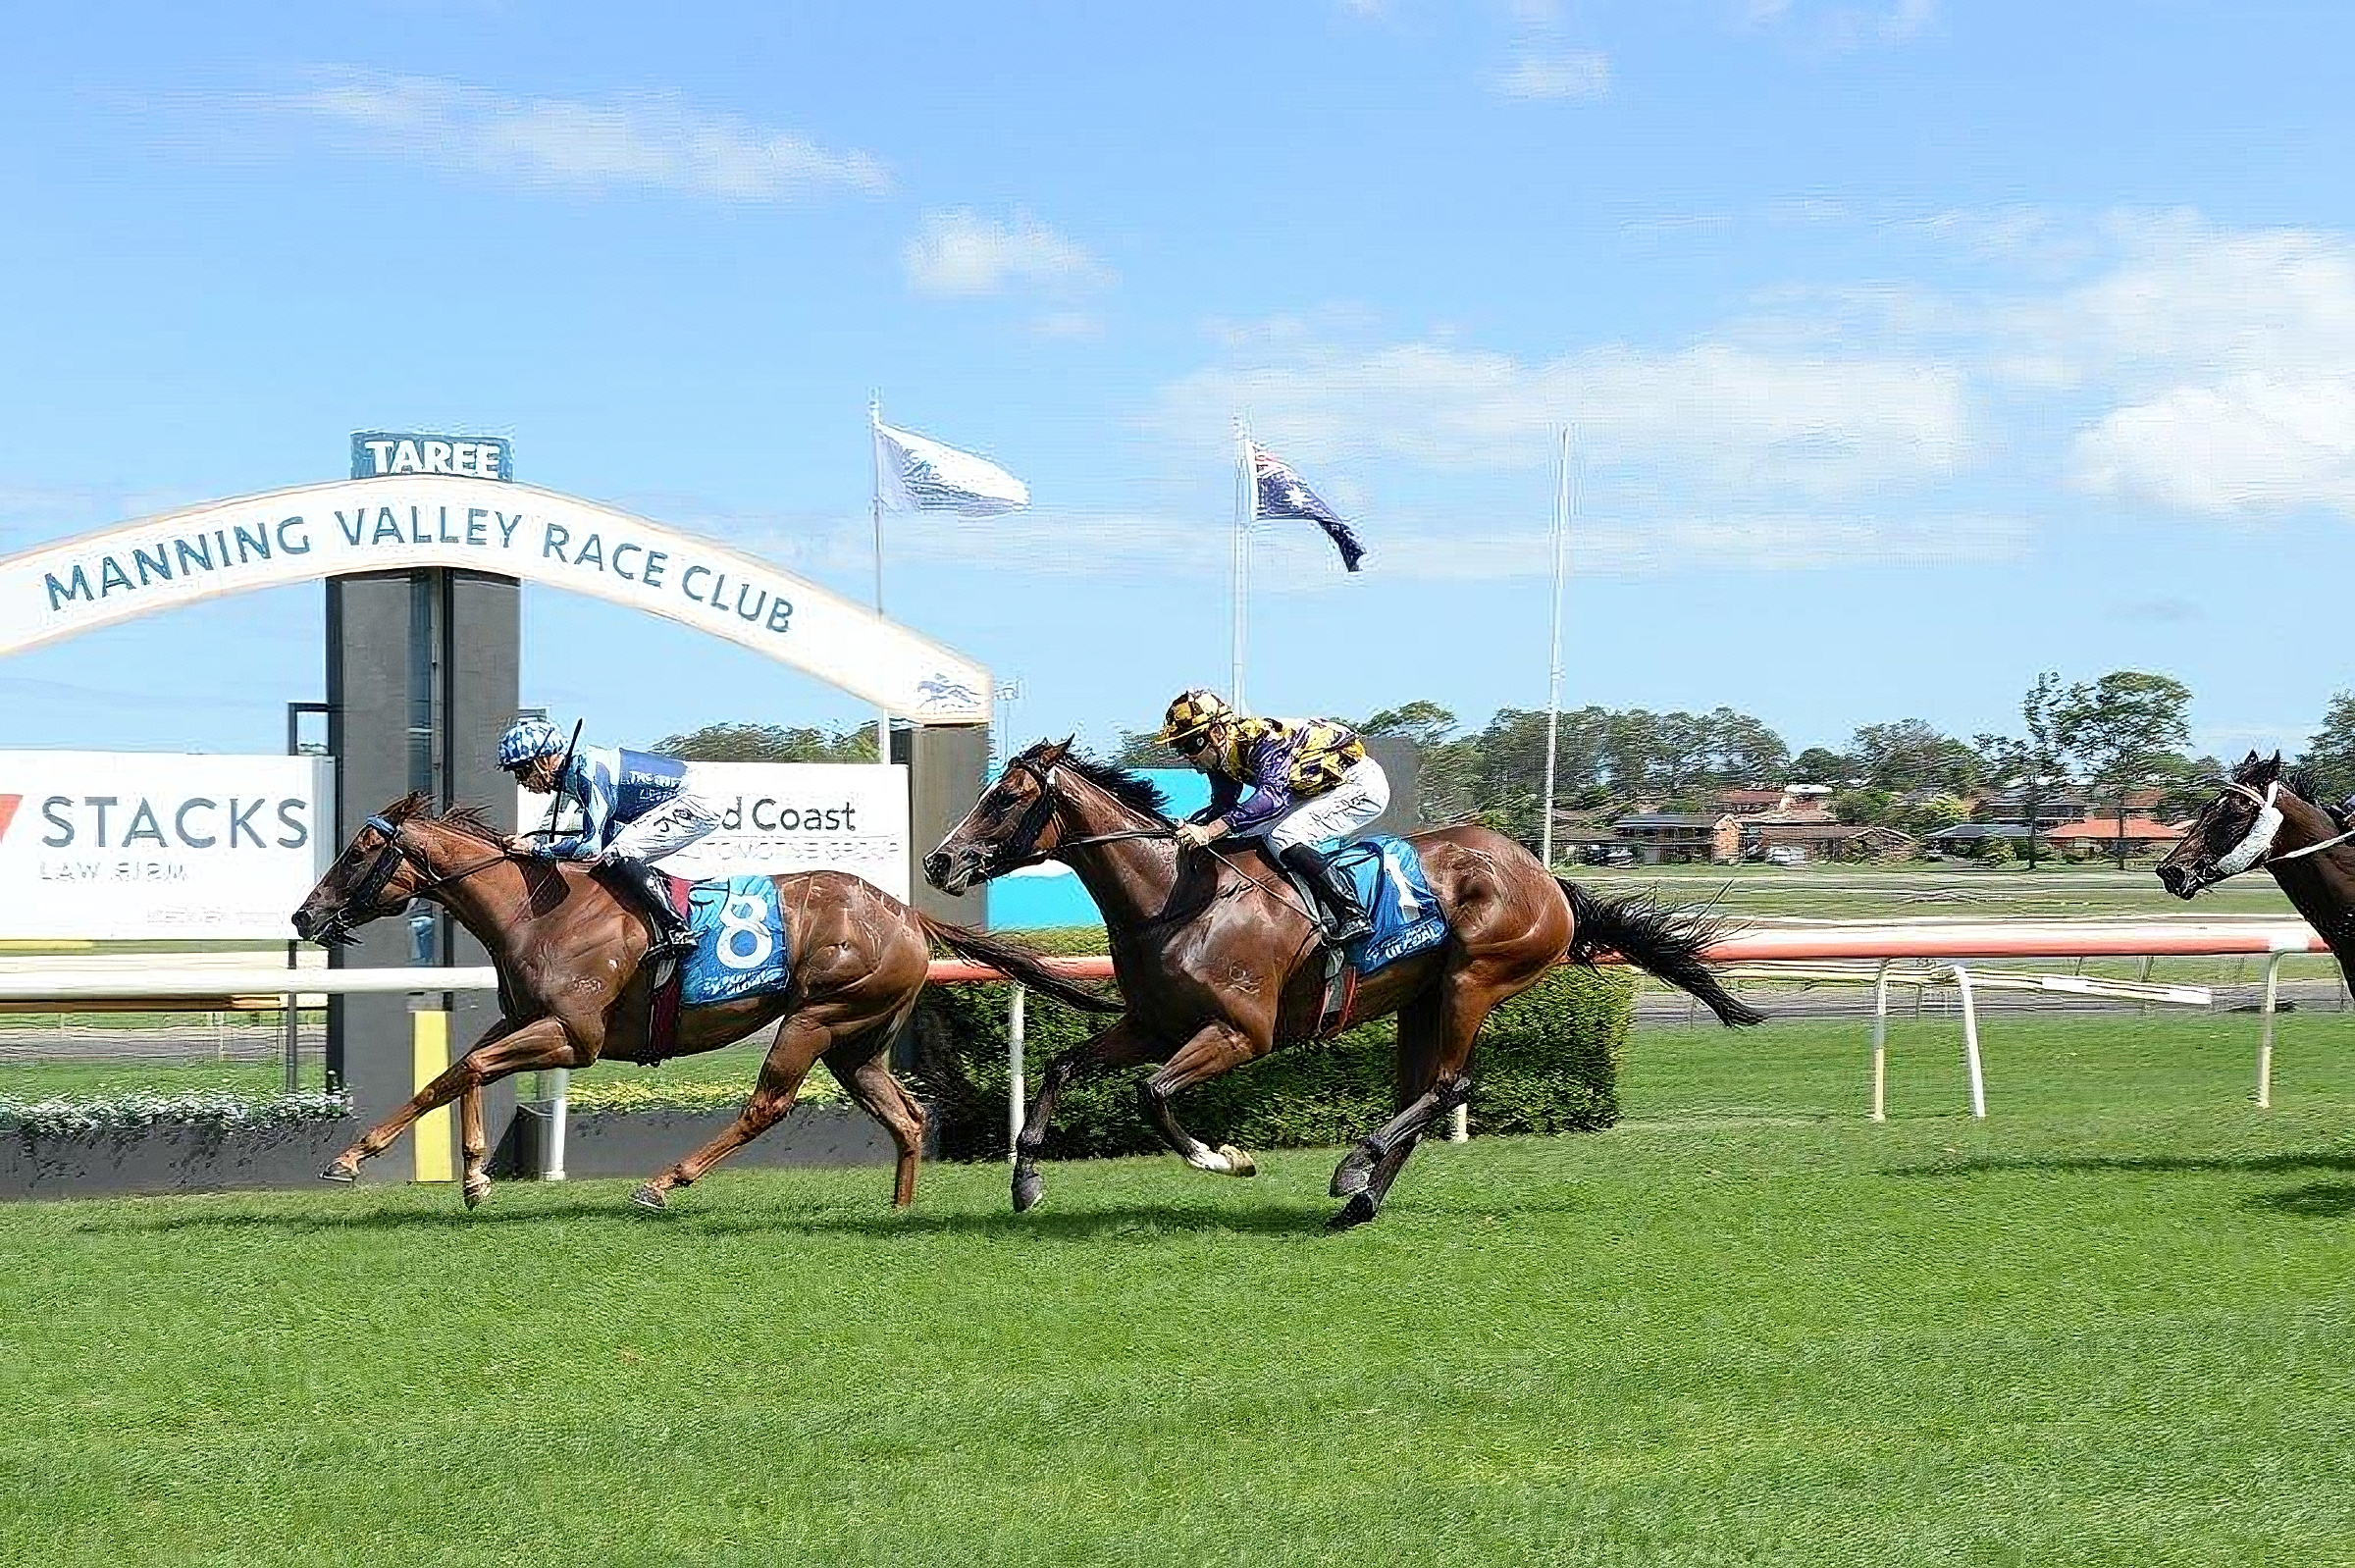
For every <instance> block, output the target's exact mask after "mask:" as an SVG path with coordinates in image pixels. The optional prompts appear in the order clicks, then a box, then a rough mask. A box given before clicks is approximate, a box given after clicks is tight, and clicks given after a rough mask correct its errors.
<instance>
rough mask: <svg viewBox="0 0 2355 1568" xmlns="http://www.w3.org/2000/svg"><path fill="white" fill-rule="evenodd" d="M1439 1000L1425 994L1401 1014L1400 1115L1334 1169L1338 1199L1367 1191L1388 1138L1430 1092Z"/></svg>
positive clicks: (1395, 1095)
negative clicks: (1368, 1183) (1367, 1185)
mask: <svg viewBox="0 0 2355 1568" xmlns="http://www.w3.org/2000/svg"><path fill="white" fill-rule="evenodd" d="M1438 1054H1439V992H1438V991H1437V990H1436V989H1434V990H1430V991H1426V992H1424V993H1423V994H1422V995H1421V996H1418V997H1416V998H1415V999H1414V1000H1413V1001H1411V1002H1409V1003H1407V1005H1406V1006H1405V1007H1403V1008H1400V1009H1399V1010H1398V1058H1397V1061H1398V1072H1397V1084H1396V1088H1395V1089H1394V1091H1393V1095H1392V1099H1391V1102H1390V1103H1391V1105H1392V1106H1393V1107H1394V1108H1395V1109H1396V1110H1397V1112H1398V1115H1397V1116H1396V1117H1393V1118H1392V1119H1391V1120H1390V1122H1389V1123H1387V1124H1385V1125H1384V1126H1383V1128H1382V1129H1381V1130H1380V1131H1377V1132H1371V1133H1368V1134H1367V1135H1366V1136H1365V1137H1363V1138H1360V1139H1359V1140H1358V1141H1357V1143H1356V1144H1355V1145H1354V1146H1353V1147H1352V1148H1351V1149H1350V1150H1349V1152H1348V1153H1347V1154H1346V1155H1344V1156H1342V1158H1341V1163H1340V1164H1339V1165H1337V1166H1335V1167H1334V1171H1333V1185H1332V1186H1331V1188H1330V1189H1329V1190H1330V1191H1331V1192H1332V1193H1333V1195H1334V1196H1335V1197H1336V1198H1350V1197H1355V1196H1356V1195H1357V1194H1358V1193H1360V1192H1363V1191H1365V1190H1366V1184H1367V1182H1368V1180H1369V1179H1370V1178H1371V1177H1372V1176H1373V1172H1374V1168H1375V1166H1377V1165H1379V1164H1381V1163H1382V1158H1383V1156H1384V1155H1386V1154H1387V1153H1388V1152H1389V1147H1390V1146H1389V1141H1388V1140H1389V1138H1390V1137H1392V1136H1394V1135H1395V1134H1396V1132H1397V1129H1398V1128H1399V1126H1400V1125H1401V1124H1403V1122H1404V1121H1405V1118H1406V1117H1407V1115H1408V1113H1409V1112H1411V1111H1413V1110H1414V1109H1415V1108H1416V1106H1417V1102H1418V1101H1420V1100H1421V1098H1422V1096H1423V1095H1424V1094H1425V1093H1426V1092H1428V1091H1429V1090H1430V1088H1431V1078H1432V1071H1433V1064H1434V1062H1435V1061H1436V1059H1437V1057H1438Z"/></svg>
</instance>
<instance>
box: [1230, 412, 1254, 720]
mask: <svg viewBox="0 0 2355 1568" xmlns="http://www.w3.org/2000/svg"><path fill="white" fill-rule="evenodd" d="M1234 440H1235V448H1236V453H1235V454H1236V467H1235V484H1234V550H1233V553H1234V560H1233V575H1234V668H1233V671H1232V678H1231V680H1230V683H1229V685H1230V690H1229V692H1228V694H1227V700H1228V701H1229V702H1230V703H1232V704H1233V705H1234V706H1235V708H1236V710H1237V711H1241V712H1248V711H1250V709H1249V707H1248V706H1246V705H1245V703H1244V700H1243V621H1244V612H1245V607H1246V605H1247V604H1248V603H1249V601H1250V597H1251V529H1250V516H1251V502H1252V477H1251V433H1250V430H1249V429H1248V427H1246V426H1245V425H1244V424H1243V421H1242V420H1241V419H1240V418H1239V417H1238V418H1237V419H1236V420H1235V422H1234Z"/></svg>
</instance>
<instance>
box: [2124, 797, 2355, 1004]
mask: <svg viewBox="0 0 2355 1568" xmlns="http://www.w3.org/2000/svg"><path fill="white" fill-rule="evenodd" d="M2308 793H2311V792H2310V791H2308V790H2307V788H2306V786H2305V785H2304V784H2303V783H2302V782H2300V781H2299V780H2298V779H2297V778H2296V777H2295V776H2294V775H2291V776H2284V775H2283V773H2282V771H2281V754H2280V753H2279V752H2276V753H2275V754H2274V755H2273V756H2271V757H2268V758H2259V757H2258V755H2257V754H2256V753H2255V752H2251V753H2250V754H2249V755H2248V756H2247V757H2246V758H2242V759H2241V764H2240V765H2239V766H2238V767H2236V768H2234V769H2233V770H2232V776H2231V777H2230V778H2229V779H2227V780H2225V781H2224V789H2223V790H2222V791H2220V792H2219V793H2218V795H2217V797H2216V799H2215V800H2212V801H2210V802H2209V803H2208V804H2207V805H2206V806H2204V807H2202V808H2200V813H2199V815H2197V816H2195V817H2193V818H2192V819H2191V826H2189V827H2188V828H2185V829H2184V830H2183V842H2182V843H2180V844H2177V845H2176V846H2175V847H2174V850H2173V852H2172V854H2170V855H2169V856H2168V858H2167V859H2166V860H2164V861H2161V862H2159V867H2158V870H2159V880H2160V881H2161V882H2162V883H2164V884H2166V887H2167V890H2168V891H2169V892H2170V893H2172V894H2173V895H2174V896H2175V897H2177V898H2179V899H2188V898H2191V897H2193V896H2195V895H2196V894H2197V893H2198V892H2199V891H2200V889H2202V888H2205V887H2213V886H2215V885H2216V884H2217V883H2219V882H2222V881H2223V880H2224V878H2226V877H2228V876H2238V875H2239V874H2240V873H2241V872H2243V871H2246V870H2249V869H2251V868H2252V867H2255V866H2259V865H2262V866H2264V867H2265V868H2266V869H2267V870H2269V871H2271V872H2273V873H2274V880H2275V881H2276V882H2278V883H2279V884H2281V891H2282V892H2284V893H2286V894H2288V895H2289V902H2290V903H2292V904H2294V905H2296V906H2297V909H2298V913H2299V914H2300V915H2304V916H2306V923H2307V924H2308V925H2311V926H2313V927H2314V928H2315V930H2316V931H2317V932H2318V933H2320V934H2321V936H2322V939H2323V940H2324V941H2325V942H2328V943H2329V944H2330V951H2331V953H2332V955H2333V956H2335V957H2336V958H2337V960H2338V967H2339V970H2340V972H2342V973H2343V974H2345V975H2346V976H2347V983H2348V984H2349V985H2351V986H2355V844H2350V843H2349V842H2348V841H2349V840H2350V839H2355V833H2350V832H2348V831H2346V830H2345V829H2343V828H2341V827H2340V826H2339V825H2338V823H2337V822H2336V821H2334V820H2332V818H2331V816H2330V813H2329V812H2328V811H2326V810H2323V809H2322V808H2321V807H2319V806H2317V805H2315V804H2314V802H2312V801H2311V800H2308V799H2307V798H2306V795H2307V794H2308Z"/></svg>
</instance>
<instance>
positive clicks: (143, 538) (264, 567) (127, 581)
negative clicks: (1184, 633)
mask: <svg viewBox="0 0 2355 1568" xmlns="http://www.w3.org/2000/svg"><path fill="white" fill-rule="evenodd" d="M421 567H446V568H454V569H457V570H461V571H469V572H481V573H487V574H492V575H496V576H501V577H512V578H516V579H519V580H521V581H524V582H532V583H540V584H544V585H546V586H548V587H550V588H560V589H566V590H569V591H570V592H572V593H576V594H586V595H588V596H589V597H590V598H592V599H602V600H606V601H610V602H612V603H616V604H623V605H627V606H628V607H630V608H632V609H638V610H643V611H645V612H647V613H648V614H651V615H659V616H662V617H663V618H664V619H667V620H672V621H676V622H678V623H680V624H681V625H684V626H690V627H693V628H695V629H696V630H698V631H702V632H707V633H709V634H711V635H712V636H715V637H721V638H725V639H726V640H728V641H730V642H733V643H736V644H739V645H740V646H742V647H744V648H747V649H750V650H752V651H753V652H754V653H759V654H762V655H763V656H765V657H768V658H773V659H776V660H778V661H779V662H781V663H785V664H790V665H793V666H795V667H797V668H799V669H802V670H805V671H807V672H809V673H810V674H811V675H814V676H816V677H818V678H819V679H821V680H823V681H825V682H827V683H828V684H830V685H832V686H835V687H837V688H839V689H840V690H843V691H846V692H849V693H851V694H852V695H853V696H856V697H859V698H861V699H864V701H866V702H870V703H872V704H874V705H875V706H878V707H880V708H883V709H886V710H888V711H889V712H891V713H893V714H895V715H898V716H900V717H903V718H907V719H910V720H913V721H915V722H916V723H919V724H979V723H985V722H987V720H988V718H989V706H990V697H991V689H990V677H989V672H988V671H987V670H985V669H983V668H982V667H981V666H980V665H978V664H976V663H974V662H973V661H972V660H970V659H968V658H967V657H965V656H964V655H962V654H960V653H953V652H951V651H950V650H948V649H946V648H943V647H942V646H940V645H939V644H937V643H934V642H932V641H930V640H929V639H927V638H924V637H921V636H918V635H917V634H916V633H914V632H912V631H910V630H908V629H907V628H906V627H903V626H899V625H896V624H894V623H893V622H890V621H887V620H885V619H884V618H883V617H882V616H880V615H879V614H877V613H876V612H875V611H873V610H871V609H868V608H866V607H864V606H863V605H860V604H857V603H854V602H852V601H849V600H847V599H844V598H842V597H841V596H840V595H838V594H834V593H831V592H829V591H828V590H826V589H823V588H819V587H818V586H816V585H815V584H813V583H810V582H806V581H804V580H803V579H801V578H798V577H794V576H792V575H790V574H788V573H785V572H782V571H779V570H778V569H777V568H775V567H774V566H770V565H768V564H766V563H765V562H762V561H759V560H757V559H755V558H753V557H752V556H749V555H745V554H741V553H739V552H737V551H734V550H730V549H724V548H722V547H720V546H718V545H714V544H712V543H710V542H709V541H707V540H701V539H696V538H693V537H691V536H688V535H685V534H680V533H676V532H673V531H671V530H669V529H666V528H663V527H661V526H660V525H659V524H656V523H654V522H650V521H648V520H647V519H645V518H643V517H637V516H633V515H631V514H630V513H628V512H624V511H619V510H616V509H614V508H612V507H608V506H602V505H599V504H597V503H595V502H593V501H586V500H582V499H579V498H577V497H571V496H563V495H559V494H557V493H555V492H553V491H548V490H540V489H536V488H534V487H532V486H529V485H518V484H514V483H512V482H508V481H504V480H500V479H497V478H476V477H467V476H464V475H460V474H389V475H386V476H384V477H380V478H370V479H356V480H345V481H340V482H337V483H333V484H320V485H304V486H299V487H296V488H294V489H291V490H280V491H272V492H270V493H269V494H267V495H261V496H249V497H240V498H237V499H234V500H224V501H213V502H209V503H207V504H205V505H202V506H195V507H191V508H189V509H187V510H185V511H179V512H170V513H166V514H164V515H161V516H157V517H148V518H142V519H140V520H137V521H134V522H129V523H124V524H120V525H118V526H117V527H114V528H111V529H107V530H104V531H103V532H100V533H96V534H88V535H84V536H83V537H81V538H79V539H72V540H65V541H61V542H59V543H57V544H52V545H44V546H42V547H40V548H39V549H32V550H28V551H26V552H25V553H24V554H21V555H15V556H11V557H9V558H7V559H5V560H0V654H7V653H18V652H21V651H23V650H26V649H30V648H37V647H40V646H41V645H43V644H45V643H52V642H57V641H59V640H61V639H64V638H68V637H74V636H78V635H79V634H80V633H83V632H90V631H96V630H98V629H99V628H101V627H105V626H111V625H115V624H117V623H118V622H122V621H128V620H132V619H135V618H137V617H139V616H142V615H150V614H154V613H156V612H158V611H160V610H167V609H177V608H179V607H181V606H183V605H186V604H194V603H198V602H201V601H206V600H211V599H218V598H221V597H224V596H226V595H231V594H241V593H246V592H249V591H251V590H254V589H261V588H276V587H281V586H284V585H287V584H290V583H300V582H310V581H317V580H321V579H325V578H333V577H343V576H351V575H355V574H360V573H369V572H388V571H401V570H406V569H412V568H421Z"/></svg>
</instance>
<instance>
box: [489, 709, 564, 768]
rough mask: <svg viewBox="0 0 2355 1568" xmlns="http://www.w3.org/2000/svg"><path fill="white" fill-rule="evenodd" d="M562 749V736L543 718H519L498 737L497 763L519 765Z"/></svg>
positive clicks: (559, 752)
mask: <svg viewBox="0 0 2355 1568" xmlns="http://www.w3.org/2000/svg"><path fill="white" fill-rule="evenodd" d="M563 750H564V737H563V736H561V735H559V734H557V733H556V727H555V726H554V725H553V724H550V723H549V721H548V720H547V719H544V718H519V719H517V720H516V721H515V722H514V723H512V724H509V725H508V726H507V733H506V734H504V735H501V736H500V737H499V738H498V765H499V766H500V767H521V766H522V765H523V764H524V763H526V762H528V761H530V760H531V759H532V758H535V757H555V756H558V755H560V754H561V753H562V752H563Z"/></svg>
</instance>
